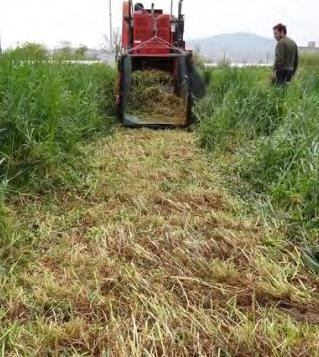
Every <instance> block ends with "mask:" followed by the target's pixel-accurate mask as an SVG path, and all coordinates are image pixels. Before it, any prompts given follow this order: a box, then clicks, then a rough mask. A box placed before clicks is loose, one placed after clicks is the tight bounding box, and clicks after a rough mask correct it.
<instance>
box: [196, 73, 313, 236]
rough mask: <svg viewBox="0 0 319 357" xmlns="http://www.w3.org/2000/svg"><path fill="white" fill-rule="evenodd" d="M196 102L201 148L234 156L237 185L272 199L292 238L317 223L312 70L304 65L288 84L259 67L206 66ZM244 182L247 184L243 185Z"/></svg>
mask: <svg viewBox="0 0 319 357" xmlns="http://www.w3.org/2000/svg"><path fill="white" fill-rule="evenodd" d="M210 75H211V82H212V84H211V85H210V88H209V90H208V94H207V96H206V98H204V99H203V100H202V101H201V102H200V103H199V105H198V107H197V109H196V114H197V116H198V118H199V120H200V128H199V131H200V137H201V143H202V145H203V146H204V147H206V148H207V149H209V150H211V151H215V152H219V153H222V155H223V157H224V158H226V157H228V158H229V155H230V154H231V155H232V157H233V160H232V162H231V164H230V167H231V169H233V173H235V174H236V175H237V176H238V177H239V178H240V181H239V182H240V183H239V184H238V180H237V181H236V182H237V185H238V189H239V191H240V192H241V193H244V194H245V196H246V197H247V196H248V195H252V194H253V193H255V194H256V195H262V196H264V197H265V199H266V200H267V201H270V202H271V209H272V210H273V212H275V215H277V216H278V217H280V218H281V219H283V220H284V222H285V226H286V231H287V233H288V234H289V235H290V236H294V237H296V236H297V235H299V234H300V232H302V231H307V232H309V231H312V232H316V229H318V227H319V118H318V116H319V114H318V113H319V71H318V70H312V71H306V70H303V71H301V72H300V73H299V75H298V77H297V78H296V79H295V81H294V83H293V84H292V85H291V87H289V88H288V89H283V88H276V87H275V88H274V87H271V86H270V84H269V78H268V77H269V75H268V73H267V71H265V70H257V69H256V70H255V69H241V70H240V69H222V70H216V71H212V72H211V73H210ZM247 184H248V185H247Z"/></svg>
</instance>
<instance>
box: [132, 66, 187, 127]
mask: <svg viewBox="0 0 319 357" xmlns="http://www.w3.org/2000/svg"><path fill="white" fill-rule="evenodd" d="M174 89H175V81H174V78H173V77H172V76H171V75H170V74H169V73H167V72H164V71H157V70H148V71H135V72H133V74H132V77H131V88H130V96H129V103H128V114H130V115H133V116H135V117H138V118H139V120H141V121H143V122H145V123H159V124H173V125H181V124H183V123H184V122H185V117H186V103H185V100H184V98H182V97H179V96H177V95H176V94H175V93H174Z"/></svg>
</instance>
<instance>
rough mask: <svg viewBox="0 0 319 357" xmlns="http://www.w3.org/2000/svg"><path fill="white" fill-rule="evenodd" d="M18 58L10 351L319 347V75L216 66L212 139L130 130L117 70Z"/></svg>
mask: <svg viewBox="0 0 319 357" xmlns="http://www.w3.org/2000/svg"><path fill="white" fill-rule="evenodd" d="M37 53H38V55H39V52H37ZM9 55H10V56H9ZM9 55H8V56H4V57H3V58H1V59H0V139H1V141H0V182H1V186H0V193H1V196H0V198H1V205H0V354H1V355H3V356H20V355H21V356H28V355H31V356H33V355H40V356H51V355H52V356H58V355H72V356H90V355H97V356H163V355H166V356H190V355H191V356H193V355H194V356H214V355H216V356H278V357H279V356H280V357H281V356H316V355H318V354H319V345H318V333H319V328H318V324H319V293H318V283H319V280H318V275H317V274H318V272H319V271H317V272H316V269H317V268H318V267H317V265H316V261H312V260H311V259H310V257H309V256H307V255H305V252H306V249H309V250H314V249H315V248H316V247H317V246H318V167H319V165H318V164H319V159H318V152H319V150H318V141H319V140H318V133H319V130H318V129H319V128H318V125H319V121H318V119H317V115H318V109H319V108H318V106H319V95H318V89H319V72H317V70H316V69H315V68H311V69H310V68H307V69H305V68H304V69H302V70H301V71H300V72H299V74H298V77H297V78H296V80H295V82H294V83H293V85H292V86H291V88H289V89H287V91H282V90H280V89H274V88H271V87H270V84H269V81H268V76H269V73H267V71H265V70H257V69H243V70H230V69H227V68H222V69H216V70H213V71H211V72H207V73H206V74H205V75H206V77H207V79H208V81H209V83H210V85H209V88H208V91H207V95H206V97H205V98H203V99H202V100H201V101H200V102H199V103H198V104H197V106H196V108H195V114H196V116H197V117H198V119H199V124H198V126H197V127H196V128H195V129H194V131H192V132H191V131H182V130H175V131H152V130H145V129H144V130H128V129H125V128H121V127H120V125H119V124H117V123H116V120H115V118H114V86H115V75H116V74H115V71H114V70H113V69H111V68H109V67H107V66H105V65H97V66H88V67H86V66H78V65H75V66H74V65H72V66H71V65H67V64H65V63H62V62H57V63H56V64H54V65H52V64H48V63H43V62H41V61H40V57H39V58H38V60H39V61H38V62H36V63H32V64H30V63H24V64H21V63H20V62H19V61H17V58H16V54H15V55H13V54H12V53H11V54H9ZM39 56H40V55H39Z"/></svg>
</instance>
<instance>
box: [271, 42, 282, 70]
mask: <svg viewBox="0 0 319 357" xmlns="http://www.w3.org/2000/svg"><path fill="white" fill-rule="evenodd" d="M275 55H276V57H275V63H274V67H273V70H274V71H278V70H279V69H282V67H283V65H284V44H283V43H282V42H281V41H279V42H278V43H277V46H276V52H275Z"/></svg>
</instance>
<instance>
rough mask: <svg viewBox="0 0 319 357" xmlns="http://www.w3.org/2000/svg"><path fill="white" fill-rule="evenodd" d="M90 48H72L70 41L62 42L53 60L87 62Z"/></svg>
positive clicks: (83, 46)
mask: <svg viewBox="0 0 319 357" xmlns="http://www.w3.org/2000/svg"><path fill="white" fill-rule="evenodd" d="M87 51H88V47H87V46H85V45H80V46H79V47H72V45H71V43H70V42H68V41H62V42H60V45H59V46H58V48H56V49H55V50H54V52H53V58H54V59H58V60H85V59H86V58H87Z"/></svg>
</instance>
